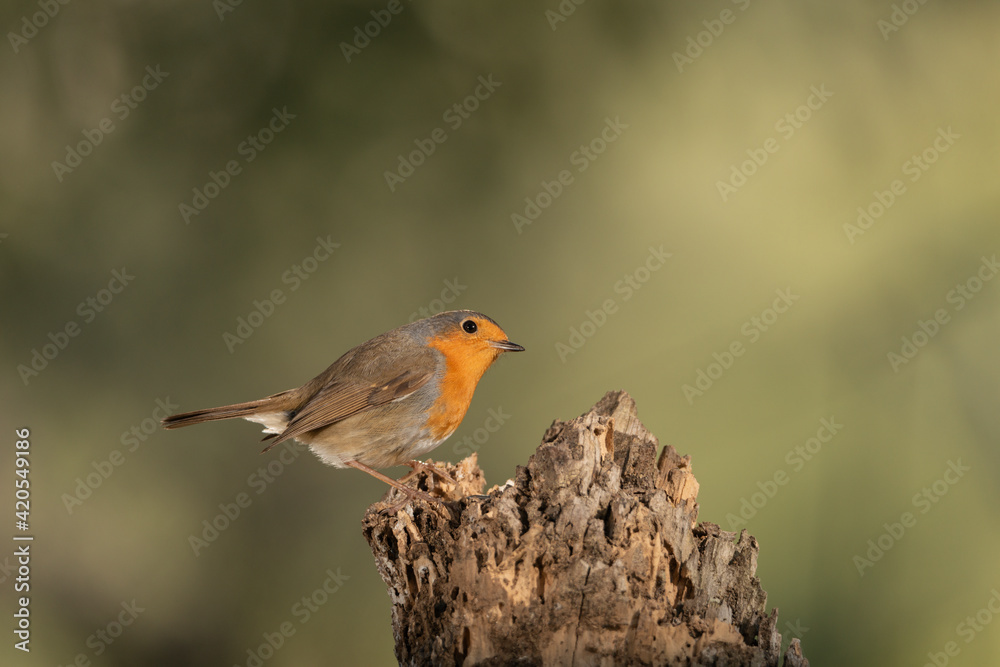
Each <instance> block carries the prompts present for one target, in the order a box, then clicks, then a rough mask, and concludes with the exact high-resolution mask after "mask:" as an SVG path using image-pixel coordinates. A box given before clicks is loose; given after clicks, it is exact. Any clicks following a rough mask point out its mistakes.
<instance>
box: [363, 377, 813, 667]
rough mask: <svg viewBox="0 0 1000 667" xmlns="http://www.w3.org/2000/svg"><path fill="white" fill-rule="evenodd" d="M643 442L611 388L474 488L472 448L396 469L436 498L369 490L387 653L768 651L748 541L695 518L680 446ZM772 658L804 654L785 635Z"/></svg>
mask: <svg viewBox="0 0 1000 667" xmlns="http://www.w3.org/2000/svg"><path fill="white" fill-rule="evenodd" d="M658 450H659V442H658V441H657V439H656V437H655V436H653V434H651V433H650V432H649V431H648V430H646V427H645V426H643V425H642V423H641V422H640V421H639V419H638V417H637V415H636V408H635V402H634V401H633V400H632V398H631V397H630V396H629V395H628V394H627V393H625V392H611V393H608V394H607V395H606V396H604V398H602V399H601V400H600V401H599V402H598V403H597V405H595V406H594V407H593V408H592V409H591V410H590V411H589V412H588V413H586V414H584V415H582V416H580V417H578V418H576V419H574V420H572V421H568V422H564V421H556V422H554V423H553V424H552V426H551V427H549V429H548V431H546V433H545V435H544V436H543V438H542V443H541V445H539V447H538V449H537V450H536V451H535V454H534V455H533V456H531V458H530V459H529V460H528V464H527V465H526V466H518V468H517V473H516V475H515V477H514V479H513V480H512V481H508V482H507V483H506V484H505V485H503V486H500V487H494V488H492V489H490V491H489V492H488V493H487V494H486V495H480V494H482V493H483V489H484V487H485V484H486V482H485V479H484V477H483V474H482V471H481V470H480V469H479V466H478V465H477V462H476V456H475V454H473V455H472V456H470V457H469V458H466V459H465V460H463V461H462V462H461V463H459V464H458V465H450V464H446V463H435V465H436V466H438V467H439V468H441V469H442V470H444V471H445V472H447V473H448V474H449V475H450V476H451V477H452V480H445V479H442V478H440V477H438V476H435V475H433V474H432V473H429V472H426V471H420V472H418V473H417V474H416V475H415V479H414V480H413V482H411V483H414V482H416V483H417V484H418V485H419V488H421V489H423V490H425V491H428V492H429V493H431V494H432V495H436V496H440V497H441V498H442V499H443V500H445V501H449V502H448V504H447V506H442V507H430V506H428V505H427V504H426V503H425V502H422V501H415V502H410V503H406V504H404V505H400V504H399V501H400V500H401V499H402V495H401V494H400V493H399V492H398V491H396V490H392V491H390V492H389V494H387V495H386V497H385V498H384V499H383V500H382V501H381V502H379V503H376V504H375V505H372V507H370V508H369V510H368V512H367V513H366V514H365V518H364V534H365V537H366V539H367V540H368V543H369V544H370V545H371V548H372V551H373V553H374V554H375V561H376V564H377V566H378V570H379V573H380V574H381V575H382V579H383V580H384V581H385V583H386V586H387V587H388V590H389V597H390V599H391V601H392V626H393V634H394V637H395V646H396V657H397V659H398V660H399V662H400V664H401V665H445V666H452V665H454V666H458V665H464V666H467V667H468V666H471V665H497V666H499V665H514V664H516V665H602V666H604V665H755V666H757V665H760V666H775V667H776V666H777V665H779V659H780V657H781V656H780V652H781V635H780V634H778V632H777V631H776V626H777V609H775V610H773V611H772V612H771V613H770V614H768V613H766V611H765V603H766V600H767V594H766V593H765V592H764V591H763V590H762V589H761V587H760V582H759V580H758V579H757V578H756V577H755V576H754V574H755V572H756V570H757V553H758V546H757V541H756V540H755V539H754V538H753V537H751V536H750V535H749V534H748V533H747V532H746V531H743V532H742V533H740V535H739V538H738V539H737V536H736V534H735V533H730V532H727V531H723V530H720V529H719V527H718V526H717V525H715V524H711V523H702V524H698V523H697V517H698V502H697V496H698V482H697V480H695V478H694V475H693V474H692V472H691V461H690V458H689V457H687V456H684V457H681V456H680V455H678V454H677V452H676V451H675V450H674V448H673V447H671V446H670V445H666V446H665V447H663V449H662V450H661V451H660V455H659V459H657V456H656V453H657V451H658ZM394 506H396V507H398V508H399V509H398V510H396V511H395V512H394V513H391V514H389V513H386V512H385V510H386V509H389V508H393V507H394ZM449 509H450V511H449ZM784 664H785V665H786V666H789V667H792V666H794V667H798V666H808V664H809V662H808V661H807V660H805V659H804V658H803V657H802V653H801V647H800V646H799V642H798V640H792V643H791V645H790V646H789V648H788V650H787V651H786V653H785V657H784Z"/></svg>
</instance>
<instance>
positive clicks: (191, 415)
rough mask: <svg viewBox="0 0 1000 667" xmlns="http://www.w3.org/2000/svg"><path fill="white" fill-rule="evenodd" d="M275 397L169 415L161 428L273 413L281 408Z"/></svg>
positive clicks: (162, 421) (164, 419)
mask: <svg viewBox="0 0 1000 667" xmlns="http://www.w3.org/2000/svg"><path fill="white" fill-rule="evenodd" d="M276 398H277V396H268V397H267V398H261V399H258V400H256V401H247V402H246V403H234V404H232V405H223V406H220V407H218V408H206V409H204V410H194V411H193V412H183V413H181V414H179V415H171V416H170V417H164V418H163V419H162V420H161V423H162V424H163V428H180V427H182V426H191V425H192V424H201V423H203V422H214V421H218V420H220V419H235V418H237V417H249V416H252V415H256V414H260V413H263V412H274V411H276V410H280V409H281V408H280V407H278V406H277V405H275V404H276V403H277V402H278V401H276V400H275V399H276Z"/></svg>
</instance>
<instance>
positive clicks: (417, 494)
mask: <svg viewBox="0 0 1000 667" xmlns="http://www.w3.org/2000/svg"><path fill="white" fill-rule="evenodd" d="M344 465H346V466H350V467H352V468H356V469H357V470H360V471H362V472H366V473H368V474H369V475H371V476H372V477H374V478H375V479H379V480H382V481H383V482H385V483H386V484H388V485H389V486H391V487H392V488H394V489H398V490H399V491H402V492H403V493H404V494H406V496H407V497H408V498H409V499H413V498H420V499H421V500H425V501H427V502H429V503H435V504H438V505H444V504H445V502H444V500H442V499H441V498H437V497H435V496H432V495H431V494H429V493H427V492H426V491H421V490H420V489H414V488H412V487H409V486H406V485H404V484H402V483H401V482H398V481H396V480H394V479H393V478H392V477H389V476H387V475H383V474H382V473H380V472H379V471H378V470H375V469H373V468H369V467H368V466H366V465H365V464H364V463H359V462H358V461H344ZM396 509H398V507H397V508H396Z"/></svg>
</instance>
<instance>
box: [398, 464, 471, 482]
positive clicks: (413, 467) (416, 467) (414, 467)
mask: <svg viewBox="0 0 1000 667" xmlns="http://www.w3.org/2000/svg"><path fill="white" fill-rule="evenodd" d="M403 465H404V466H409V468H410V472H408V473H406V474H405V475H403V476H402V477H400V478H399V482H400V484H406V482H408V481H409V480H410V479H411V478H412V477H413V476H414V475H416V474H417V473H418V472H420V471H421V470H422V471H424V472H427V473H430V474H432V475H437V476H438V477H440V478H441V479H443V480H445V481H446V482H450V483H451V484H454V485H455V486H458V482H456V481H455V480H454V478H453V477H452V476H451V475H449V474H448V473H446V472H445V471H444V470H441V468H438V467H437V466H436V465H434V464H433V463H427V462H425V461H417V460H416V459H414V460H413V461H407V462H406V463H404V464H403Z"/></svg>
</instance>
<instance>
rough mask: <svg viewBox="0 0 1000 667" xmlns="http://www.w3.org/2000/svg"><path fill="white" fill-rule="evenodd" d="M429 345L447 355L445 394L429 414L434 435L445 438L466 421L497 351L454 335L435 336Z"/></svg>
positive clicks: (437, 437)
mask: <svg viewBox="0 0 1000 667" xmlns="http://www.w3.org/2000/svg"><path fill="white" fill-rule="evenodd" d="M429 345H430V347H433V348H435V349H437V350H439V351H440V352H441V353H442V354H444V358H445V372H444V377H443V378H441V381H440V384H439V389H440V392H441V394H440V396H438V399H437V400H436V401H434V405H432V406H431V409H430V414H429V415H428V417H427V428H428V429H429V430H430V434H431V437H433V438H435V439H438V440H443V439H445V438H447V437H448V436H449V435H451V434H452V433H454V432H455V429H456V428H458V425H459V424H461V423H462V419H463V418H464V417H465V412H466V410H468V409H469V403H471V402H472V394H473V393H474V392H475V391H476V385H477V384H478V383H479V379H480V378H481V377H482V376H483V373H485V372H486V369H487V368H489V367H490V365H491V364H492V363H493V361H494V360H495V359H496V354H495V353H494V351H493V350H492V349H488V348H487V349H483V348H481V347H480V346H477V345H470V344H468V343H467V342H465V341H464V340H462V339H461V338H458V337H453V336H445V337H441V338H435V339H432V340H431V341H430V342H429Z"/></svg>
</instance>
